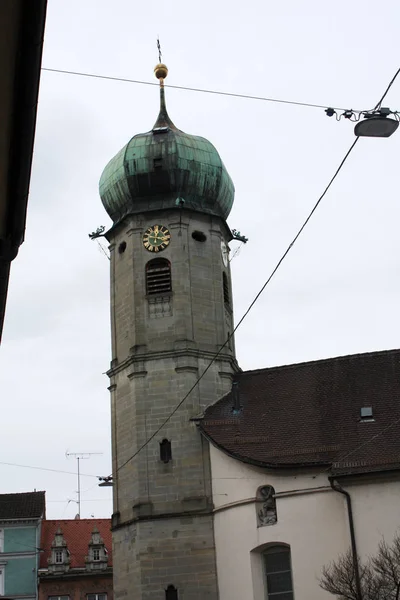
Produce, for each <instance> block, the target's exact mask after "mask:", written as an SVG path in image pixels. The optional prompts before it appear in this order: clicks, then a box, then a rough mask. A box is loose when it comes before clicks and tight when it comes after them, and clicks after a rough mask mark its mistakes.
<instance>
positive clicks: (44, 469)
mask: <svg viewBox="0 0 400 600" xmlns="http://www.w3.org/2000/svg"><path fill="white" fill-rule="evenodd" d="M0 465H7V466H8V467H21V468H24V469H37V470H38V471H50V472H51V473H64V474H65V475H75V477H76V473H73V472H72V471H61V470H60V469H48V468H46V467H35V466H32V465H19V464H17V463H9V462H3V461H0ZM81 475H82V477H96V478H97V475H89V474H88V473H81Z"/></svg>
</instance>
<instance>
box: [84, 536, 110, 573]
mask: <svg viewBox="0 0 400 600" xmlns="http://www.w3.org/2000/svg"><path fill="white" fill-rule="evenodd" d="M85 563H86V570H87V571H97V572H98V571H102V570H105V569H107V565H108V552H107V548H106V547H105V544H104V540H103V538H102V537H101V535H100V531H99V530H98V529H97V527H96V526H95V527H94V529H93V531H92V536H91V539H90V541H89V545H88V555H87V556H86V558H85Z"/></svg>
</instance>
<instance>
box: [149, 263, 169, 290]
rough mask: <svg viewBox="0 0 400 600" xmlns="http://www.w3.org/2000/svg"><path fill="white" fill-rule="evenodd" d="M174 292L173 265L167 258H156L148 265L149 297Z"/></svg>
mask: <svg viewBox="0 0 400 600" xmlns="http://www.w3.org/2000/svg"><path fill="white" fill-rule="evenodd" d="M171 290H172V284H171V263H170V262H169V260H166V259H165V258H155V259H154V260H151V261H150V262H148V263H147V265H146V293H147V295H149V296H150V295H151V296H153V295H158V296H162V295H163V294H168V293H169V292H171Z"/></svg>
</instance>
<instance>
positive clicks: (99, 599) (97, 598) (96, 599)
mask: <svg viewBox="0 0 400 600" xmlns="http://www.w3.org/2000/svg"><path fill="white" fill-rule="evenodd" d="M86 600H107V594H88V595H87V596H86Z"/></svg>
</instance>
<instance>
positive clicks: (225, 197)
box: [100, 64, 235, 223]
mask: <svg viewBox="0 0 400 600" xmlns="http://www.w3.org/2000/svg"><path fill="white" fill-rule="evenodd" d="M155 73H156V76H157V77H158V78H159V79H160V114H159V115H158V119H157V121H156V123H155V125H154V127H153V129H152V130H151V131H149V132H147V133H139V134H138V135H135V136H134V137H133V138H132V139H131V140H130V141H129V142H128V143H127V144H126V146H124V148H122V150H120V151H119V152H118V154H117V155H116V156H114V158H113V159H112V160H110V162H109V163H108V165H107V166H106V168H105V169H104V171H103V174H102V176H101V178H100V196H101V200H102V202H103V205H104V208H105V209H106V211H107V212H108V214H109V215H110V217H111V218H112V220H113V221H114V223H118V222H119V221H121V220H122V219H123V218H124V217H125V216H126V215H128V214H132V213H138V212H145V211H150V210H158V209H164V208H178V207H179V206H184V207H185V208H190V209H192V210H196V211H199V212H203V213H208V214H212V215H217V216H219V217H222V218H223V219H226V218H227V216H228V215H229V213H230V211H231V208H232V204H233V199H234V195H235V189H234V186H233V183H232V180H231V178H230V176H229V175H228V172H227V170H226V168H225V166H224V163H223V162H222V160H221V158H220V156H219V154H218V152H217V150H216V149H215V148H214V146H213V145H212V144H211V143H210V142H209V141H208V140H206V139H204V138H202V137H198V136H195V135H188V134H187V133H184V132H183V131H180V130H179V129H178V128H177V127H175V125H174V124H173V122H172V121H171V119H170V118H169V116H168V113H167V109H166V105H165V91H164V77H166V75H167V73H168V70H167V68H166V66H165V65H162V64H160V65H157V67H156V68H155ZM182 200H184V204H182Z"/></svg>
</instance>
